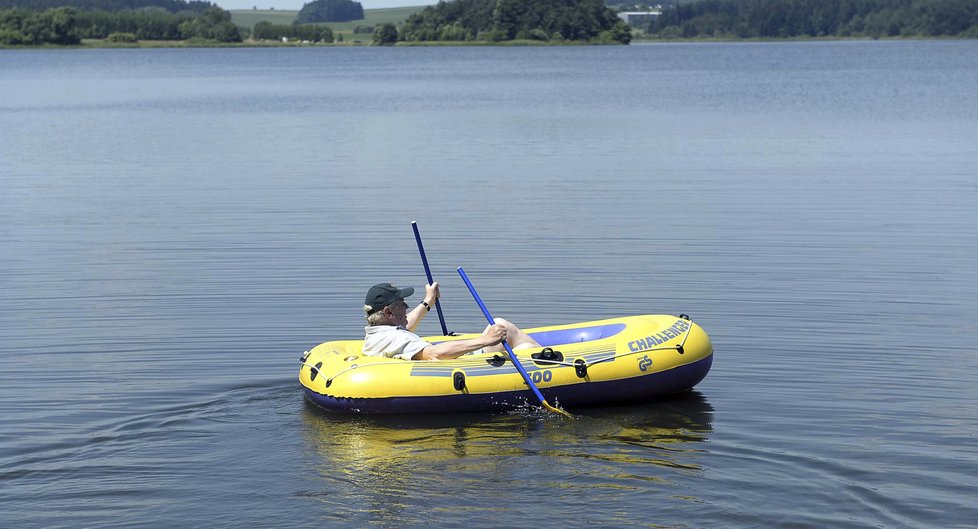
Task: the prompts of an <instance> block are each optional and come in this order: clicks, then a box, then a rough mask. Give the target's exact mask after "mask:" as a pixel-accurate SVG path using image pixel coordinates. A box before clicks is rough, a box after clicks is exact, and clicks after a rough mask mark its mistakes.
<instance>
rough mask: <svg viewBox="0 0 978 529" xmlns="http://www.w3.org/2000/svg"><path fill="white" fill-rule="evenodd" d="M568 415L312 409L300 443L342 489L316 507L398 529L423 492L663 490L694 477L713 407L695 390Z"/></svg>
mask: <svg viewBox="0 0 978 529" xmlns="http://www.w3.org/2000/svg"><path fill="white" fill-rule="evenodd" d="M574 411H575V412H576V414H577V417H578V418H577V419H576V420H569V419H561V418H559V417H558V416H555V415H552V414H549V413H547V412H543V411H540V410H538V409H536V408H534V409H532V410H525V411H518V412H510V413H502V414H491V415H490V414H482V413H465V414H441V415H429V416H414V415H400V416H350V415H337V414H332V413H328V412H323V411H322V410H320V409H319V408H317V407H315V406H314V405H311V404H309V405H307V406H306V408H305V409H304V412H303V423H304V438H305V440H306V442H307V445H308V448H309V449H310V452H311V455H313V457H312V458H311V465H310V467H311V468H310V470H313V471H315V472H316V473H318V474H319V475H320V476H321V478H322V480H323V485H324V489H325V490H326V491H341V492H336V493H333V492H326V493H324V494H323V497H322V498H320V500H321V501H324V502H327V503H330V504H332V507H333V508H336V509H340V510H342V511H343V512H344V514H343V515H342V516H343V517H344V518H345V519H348V520H349V518H351V517H353V518H355V517H356V516H357V513H359V514H361V515H363V516H366V517H369V519H370V520H372V523H378V522H380V523H381V525H383V520H390V521H391V524H392V525H397V524H398V523H400V524H404V523H405V522H407V520H406V519H405V516H407V517H408V518H410V517H411V514H412V512H413V510H412V509H411V508H410V507H409V506H410V505H412V502H416V501H417V493H418V491H425V493H426V495H425V497H426V501H432V500H431V498H432V497H435V498H440V497H442V496H445V497H449V496H451V495H452V494H454V493H455V491H458V490H480V491H482V493H487V492H488V493H492V492H493V490H492V488H493V487H496V488H498V490H496V491H495V493H496V494H512V493H514V491H515V493H516V494H541V493H546V490H545V489H547V488H550V489H553V492H557V491H559V492H560V493H561V494H564V495H566V494H572V495H573V494H575V493H579V494H587V492H585V491H586V490H593V489H595V488H602V489H606V490H622V489H625V490H630V489H646V488H648V487H649V486H656V487H658V486H666V487H668V486H669V485H670V484H671V483H672V482H673V481H675V480H676V479H680V478H681V477H682V476H684V475H687V474H689V473H694V474H699V473H700V472H701V471H702V469H701V467H700V465H699V463H698V460H699V459H700V458H701V456H702V452H703V451H704V448H703V444H704V443H705V442H707V441H708V438H709V435H710V433H711V432H712V421H713V413H714V409H713V407H712V406H711V405H710V403H709V402H708V401H707V400H706V398H705V397H704V396H703V395H702V394H700V393H698V392H695V391H690V392H686V393H684V394H681V395H678V396H674V397H672V398H669V399H663V400H657V401H656V402H654V403H649V404H644V405H632V406H616V407H604V408H589V409H581V410H574ZM531 483H532V484H533V487H532V489H530V488H528V487H529V485H528V484H531ZM487 487H488V488H489V489H490V490H487ZM523 489H525V490H523ZM575 489H579V490H575ZM480 508H481V507H480ZM487 508H488V507H487ZM490 510H491V509H490ZM333 512H336V511H333ZM486 515H491V513H486Z"/></svg>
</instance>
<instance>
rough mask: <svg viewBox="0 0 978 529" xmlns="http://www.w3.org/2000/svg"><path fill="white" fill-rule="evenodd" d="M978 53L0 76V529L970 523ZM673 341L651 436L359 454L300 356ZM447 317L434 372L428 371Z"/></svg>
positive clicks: (241, 56) (437, 432) (536, 432)
mask: <svg viewBox="0 0 978 529" xmlns="http://www.w3.org/2000/svg"><path fill="white" fill-rule="evenodd" d="M976 86H978V42H976V41H905V42H904V41H900V42H874V41H865V42H805V43H802V42H796V43H719V44H654V45H641V44H639V45H632V46H627V47H554V48H550V47H543V48H502V47H501V48H492V47H490V48H481V47H468V48H466V47H463V48H304V49H159V50H149V49H147V50H139V49H132V50H130V49H121V50H108V49H102V50H19V51H13V50H0V130H2V131H3V133H2V135H0V168H2V169H0V336H2V340H0V412H2V413H0V512H2V513H3V515H2V518H3V522H2V524H0V525H3V526H4V527H12V528H13V527H16V528H33V527H38V528H55V527H72V528H74V527H350V528H359V527H368V526H371V527H420V526H428V525H433V526H438V527H447V528H452V527H460V528H467V529H468V528H471V527H526V526H540V527H548V526H561V527H592V526H604V527H615V528H619V527H676V528H680V527H696V528H700V527H744V528H749V527H793V528H816V527H818V528H821V527H836V528H838V527H852V528H857V527H859V528H861V527H907V528H922V527H934V528H949V527H954V528H964V527H974V526H975V525H976V523H978V508H976V507H975V503H974V496H975V493H976V490H978V449H976V446H978V444H976V438H978V406H976V404H975V403H976V402H978V385H976V383H975V381H976V379H978V347H976V345H975V344H976V341H978V323H976V314H978V272H976V266H975V263H976V262H978V230H976V228H975V227H976V226H978V179H976V166H978V141H976V140H978V91H976V90H975V87H976ZM412 220H416V221H418V225H419V227H420V228H421V232H422V234H423V235H424V237H425V249H426V250H427V254H428V259H429V261H430V262H431V265H432V272H433V274H434V277H435V279H436V280H438V281H439V282H440V283H441V285H442V295H443V298H442V305H443V307H444V311H445V315H446V319H447V321H448V327H449V328H450V329H451V330H455V331H460V332H462V331H474V330H479V329H481V328H482V327H483V326H484V320H483V318H482V315H481V312H480V311H479V308H478V307H477V306H476V304H475V303H474V302H473V301H472V299H471V297H470V296H469V294H468V292H467V290H466V288H465V286H464V284H463V283H462V282H461V281H460V280H459V278H458V276H457V275H456V274H455V268H456V267H457V266H464V267H465V270H466V272H467V273H468V275H469V277H470V278H471V279H472V281H473V283H474V284H475V285H476V286H477V287H478V288H479V293H480V294H481V295H482V297H483V299H484V300H485V302H486V304H487V306H488V307H489V308H490V309H491V310H492V312H493V314H494V315H496V316H502V317H506V318H507V319H510V320H512V321H514V322H516V323H517V324H519V325H521V326H523V327H534V326H542V325H552V324H559V323H571V322H576V321H583V320H589V319H600V318H611V317H615V316H622V315H630V314H644V313H667V314H679V313H687V314H689V315H690V316H691V317H692V319H693V321H696V322H697V323H699V324H700V325H701V326H702V327H703V328H704V329H705V330H706V331H707V332H708V333H710V336H711V338H712V340H713V345H714V349H715V359H714V364H713V369H712V371H711V373H710V374H709V375H708V376H707V378H706V379H705V380H704V381H703V382H702V383H700V384H699V385H698V386H697V387H696V389H695V390H694V391H692V392H690V393H687V394H684V395H681V396H677V397H674V398H669V399H663V400H662V401H659V402H649V403H643V404H635V405H630V406H617V407H611V408H607V407H606V408H584V409H573V410H570V411H572V412H573V413H575V414H576V415H577V416H578V419H576V420H562V419H560V418H557V417H555V416H551V415H547V414H543V413H537V412H528V411H523V412H513V413H498V414H463V415H448V416H440V415H432V416H418V417H404V416H401V417H362V416H343V415H330V414H326V413H322V412H320V411H318V410H316V409H314V408H313V407H311V406H310V405H308V404H306V403H304V401H303V396H302V390H301V387H300V385H299V384H298V381H297V374H298V368H299V357H300V355H301V353H302V352H303V351H304V350H306V349H309V348H311V347H312V346H314V345H316V344H318V343H320V342H323V341H327V340H331V339H341V338H359V337H362V334H363V330H362V327H363V325H364V322H363V316H362V312H361V305H362V303H363V302H362V300H363V296H364V293H365V292H366V289H367V288H368V287H369V286H370V285H372V284H374V283H379V282H386V281H391V282H394V283H395V284H399V285H402V286H408V285H413V286H415V287H420V286H421V285H422V284H423V283H424V272H423V269H422V267H421V263H420V259H419V257H418V254H417V249H416V247H415V242H414V238H413V235H412V231H411V227H410V222H411V221H412ZM439 330H440V328H439V325H438V321H437V318H435V317H434V315H432V316H429V317H428V318H427V319H426V320H425V321H424V322H423V324H422V326H421V331H422V333H423V334H438V333H439Z"/></svg>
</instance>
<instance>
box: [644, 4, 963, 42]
mask: <svg viewBox="0 0 978 529" xmlns="http://www.w3.org/2000/svg"><path fill="white" fill-rule="evenodd" d="M647 32H648V33H649V34H650V35H652V36H655V37H659V38H702V37H711V38H712V37H715V38H790V37H873V38H879V37H944V36H955V37H972V38H976V37H978V0H702V1H699V2H692V3H681V4H677V5H676V6H675V7H673V8H671V9H664V10H663V12H662V15H660V16H659V17H658V18H657V19H656V20H655V21H653V22H652V23H651V24H650V25H649V27H648V28H647Z"/></svg>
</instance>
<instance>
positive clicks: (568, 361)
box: [299, 315, 713, 413]
mask: <svg viewBox="0 0 978 529" xmlns="http://www.w3.org/2000/svg"><path fill="white" fill-rule="evenodd" d="M526 332H527V333H528V334H530V335H531V336H533V338H534V339H536V341H537V342H539V343H540V344H541V346H543V347H544V349H543V350H536V349H523V350H520V351H517V354H518V357H519V360H520V362H521V363H522V365H523V367H524V368H525V369H526V371H527V374H528V375H529V376H530V378H531V380H532V381H533V382H534V384H535V385H536V386H537V387H538V388H539V389H540V392H541V393H542V394H543V395H544V397H545V398H546V399H547V401H549V402H550V403H553V404H555V405H559V406H563V407H565V408H574V407H583V406H591V405H599V404H610V403H621V402H636V403H638V402H646V401H649V400H651V399H654V398H655V397H657V396H660V395H667V394H670V393H678V392H681V391H686V390H688V389H690V388H692V387H693V386H695V385H696V384H697V383H699V382H700V381H701V380H703V377H705V376H706V374H707V373H708V372H709V371H710V366H711V365H712V363H713V346H712V345H711V343H710V338H709V336H707V334H706V332H704V331H703V329H702V328H700V326H699V325H697V324H695V323H693V322H692V321H690V320H689V317H687V316H686V315H680V316H678V317H677V316H668V315H644V316H629V317H624V318H615V319H607V320H598V321H588V322H582V323H575V324H570V325H557V326H552V327H540V328H536V329H526ZM473 336H475V335H471V334H470V335H460V336H437V337H427V338H425V340H427V341H428V342H430V343H438V342H442V341H448V340H462V339H465V338H471V337H473ZM362 346H363V341H362V340H343V341H334V342H326V343H322V344H320V345H318V346H316V347H315V348H313V349H312V350H311V351H306V352H305V353H303V355H302V360H301V366H300V368H299V381H300V382H301V383H302V385H303V386H304V387H305V393H306V398H307V399H308V400H310V401H311V402H313V403H314V404H316V405H317V406H320V407H322V408H325V409H327V410H331V411H342V412H353V413H437V412H457V411H485V410H504V409H511V408H516V407H520V406H526V405H527V404H536V403H537V399H536V398H535V397H534V395H533V393H531V391H530V389H529V387H528V386H527V384H526V382H524V380H523V378H522V376H521V375H520V374H519V372H518V371H517V370H516V367H515V366H514V365H513V363H512V361H510V360H509V359H508V356H507V355H506V353H479V354H469V355H465V356H462V357H460V358H456V359H453V360H443V361H410V360H399V359H391V358H383V357H375V356H363V355H362V354H361V347H362Z"/></svg>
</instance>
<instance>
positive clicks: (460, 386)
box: [452, 371, 465, 391]
mask: <svg viewBox="0 0 978 529" xmlns="http://www.w3.org/2000/svg"><path fill="white" fill-rule="evenodd" d="M452 386H454V387H455V391H465V373H463V372H462V371H456V372H454V373H452Z"/></svg>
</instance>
